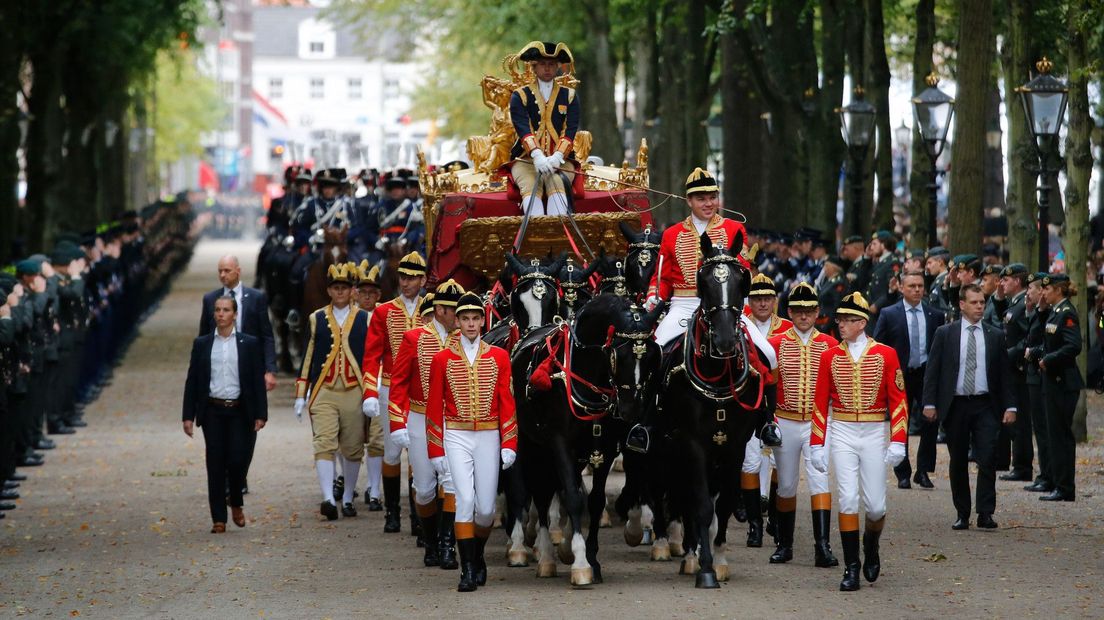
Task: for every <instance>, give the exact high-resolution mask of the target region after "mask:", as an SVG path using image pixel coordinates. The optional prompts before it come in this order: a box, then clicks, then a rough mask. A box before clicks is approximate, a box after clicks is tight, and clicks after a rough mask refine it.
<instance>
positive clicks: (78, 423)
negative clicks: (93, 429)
mask: <svg viewBox="0 0 1104 620" xmlns="http://www.w3.org/2000/svg"><path fill="white" fill-rule="evenodd" d="M65 425H66V426H68V427H70V428H84V427H86V426H88V422H85V421H84V418H69V419H68V420H66V421H65Z"/></svg>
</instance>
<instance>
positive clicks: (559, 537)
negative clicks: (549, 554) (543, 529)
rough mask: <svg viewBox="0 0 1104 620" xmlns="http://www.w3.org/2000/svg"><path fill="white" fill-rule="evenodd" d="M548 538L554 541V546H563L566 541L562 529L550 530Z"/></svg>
mask: <svg viewBox="0 0 1104 620" xmlns="http://www.w3.org/2000/svg"><path fill="white" fill-rule="evenodd" d="M548 536H549V537H550V538H551V539H552V544H553V545H558V544H561V543H562V542H563V540H564V537H563V530H561V529H555V530H548Z"/></svg>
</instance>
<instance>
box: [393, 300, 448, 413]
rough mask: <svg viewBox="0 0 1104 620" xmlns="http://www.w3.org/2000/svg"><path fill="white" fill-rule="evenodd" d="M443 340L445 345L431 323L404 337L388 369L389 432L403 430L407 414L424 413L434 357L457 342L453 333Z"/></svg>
mask: <svg viewBox="0 0 1104 620" xmlns="http://www.w3.org/2000/svg"><path fill="white" fill-rule="evenodd" d="M445 338H446V341H447V342H442V341H441V337H440V335H439V334H438V333H437V328H436V327H435V326H434V325H433V321H430V322H429V323H426V324H425V325H423V326H421V327H415V328H414V329H411V330H408V331H407V332H406V333H405V334H403V339H402V344H400V345H399V352H398V354H397V355H395V363H394V365H392V367H391V393H390V395H389V396H388V397H387V400H388V404H387V415H388V418H389V419H390V420H391V432H392V433H393V432H395V431H397V430H399V429H402V428H406V418H407V414H408V413H409V412H411V411H416V412H418V413H425V403H426V395H427V394H429V367H430V364H432V363H433V356H434V355H437V354H438V353H440V352H441V351H442V350H443V349H444V348H445V346H446V344H447V343H448V342H452V341H453V340H455V339H456V332H453V333H451V334H449V335H448V336H446V337H445Z"/></svg>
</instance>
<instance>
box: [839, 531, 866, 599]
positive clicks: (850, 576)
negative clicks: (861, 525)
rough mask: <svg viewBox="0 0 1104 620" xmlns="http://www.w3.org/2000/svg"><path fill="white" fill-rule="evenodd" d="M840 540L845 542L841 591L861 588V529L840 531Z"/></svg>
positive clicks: (852, 590)
mask: <svg viewBox="0 0 1104 620" xmlns="http://www.w3.org/2000/svg"><path fill="white" fill-rule="evenodd" d="M840 542H842V543H843V566H844V568H843V581H840V592H854V591H855V590H858V589H859V569H860V568H862V565H861V564H860V563H859V531H858V530H854V531H851V532H840Z"/></svg>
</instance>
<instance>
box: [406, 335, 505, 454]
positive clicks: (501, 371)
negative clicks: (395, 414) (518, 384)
mask: <svg viewBox="0 0 1104 620" xmlns="http://www.w3.org/2000/svg"><path fill="white" fill-rule="evenodd" d="M462 346H463V345H462V344H461V343H460V339H459V338H454V339H452V341H451V342H450V343H449V346H448V348H446V349H445V350H444V351H441V352H440V353H438V354H437V355H434V356H433V363H432V364H431V365H430V369H429V397H428V399H427V400H426V443H427V448H428V450H429V458H436V457H438V456H444V455H445V444H444V437H445V429H446V428H448V429H451V430H457V431H489V430H495V429H497V430H498V432H499V436H500V438H501V440H502V447H503V448H509V449H511V450H515V451H516V450H517V416H516V415H515V411H514V393H513V387H512V385H511V383H510V355H509V354H508V353H506V351H505V350H504V349H500V348H498V347H496V346H492V345H489V344H487V343H485V342H482V341H480V343H479V353H478V354H476V357H475V364H469V363H468V358H467V356H465V355H464V351H463V349H462Z"/></svg>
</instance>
